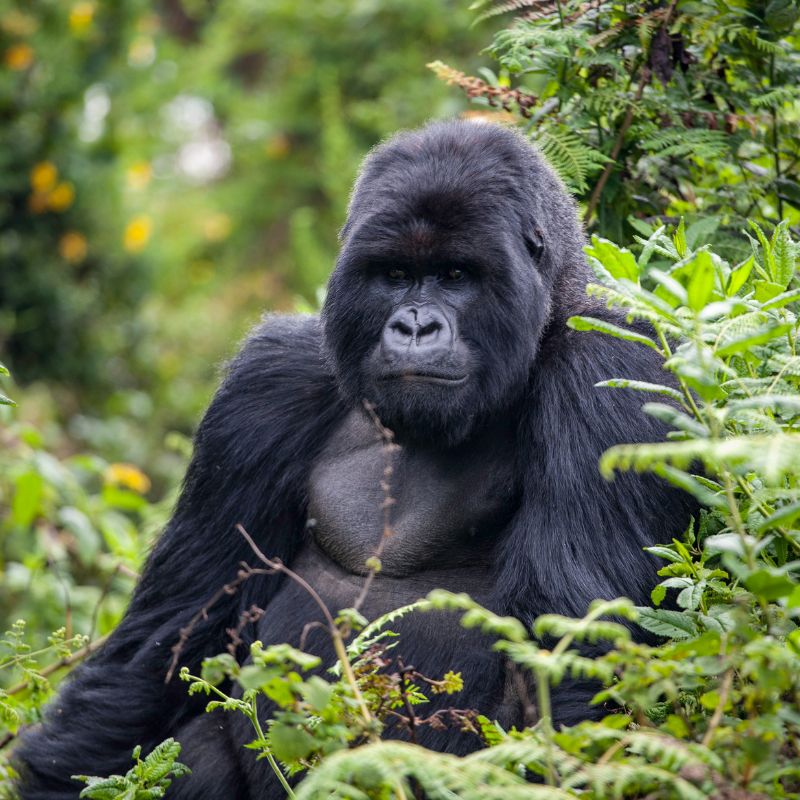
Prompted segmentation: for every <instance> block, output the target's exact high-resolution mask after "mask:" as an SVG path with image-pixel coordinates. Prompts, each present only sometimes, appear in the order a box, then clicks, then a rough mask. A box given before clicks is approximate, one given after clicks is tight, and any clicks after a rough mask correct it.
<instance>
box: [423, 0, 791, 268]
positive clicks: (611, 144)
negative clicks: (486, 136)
mask: <svg viewBox="0 0 800 800" xmlns="http://www.w3.org/2000/svg"><path fill="white" fill-rule="evenodd" d="M473 7H474V8H476V9H478V11H479V15H480V18H486V17H493V16H497V15H499V14H501V13H504V12H508V11H510V10H513V11H514V12H515V14H516V15H517V16H516V18H515V19H514V21H513V22H512V23H511V24H510V25H509V26H508V27H507V28H506V29H505V30H502V31H500V32H499V33H497V34H496V36H495V38H494V42H493V43H492V45H491V47H490V48H489V51H490V52H491V54H492V55H493V56H494V58H495V59H496V60H497V62H498V64H499V66H500V73H499V76H498V75H495V74H493V73H491V72H490V71H488V70H484V71H482V75H483V78H484V79H485V80H484V79H481V78H473V77H467V76H466V75H464V74H463V73H460V72H458V71H456V70H454V69H452V68H450V67H447V66H446V65H444V64H442V63H440V62H436V63H434V64H432V65H431V66H432V67H433V68H434V69H435V71H436V72H437V73H438V74H439V76H440V77H442V78H443V79H445V80H447V81H448V82H450V83H455V84H457V85H460V86H461V87H462V88H463V89H464V91H465V92H466V93H467V94H468V95H469V96H470V97H472V98H473V99H474V101H475V102H477V103H481V104H483V105H486V104H489V105H491V106H500V107H503V108H504V109H506V110H507V111H508V112H510V116H511V118H512V119H514V120H518V121H520V122H521V123H522V124H523V125H524V126H525V128H526V130H527V131H528V132H529V134H530V135H531V137H532V138H533V140H534V141H535V142H536V143H537V144H538V145H539V147H541V149H542V151H543V152H544V154H545V155H546V156H547V157H548V158H549V159H550V161H551V163H553V165H554V166H555V167H556V168H557V169H558V170H559V172H560V173H561V175H562V177H563V178H564V180H565V181H566V182H567V183H568V185H570V186H571V187H572V188H573V189H574V190H575V192H576V193H577V195H578V197H579V198H580V199H581V200H582V201H583V203H584V204H585V218H586V220H587V222H592V223H593V224H594V226H595V229H596V230H597V232H598V233H600V234H601V235H603V236H608V237H610V238H612V239H613V240H615V241H620V240H622V239H623V237H624V238H627V237H628V236H629V235H630V233H632V230H631V227H630V223H629V224H628V225H626V224H625V223H626V219H629V218H630V217H631V216H632V217H634V218H636V219H638V218H649V219H656V218H663V217H664V216H665V215H666V216H668V217H672V218H673V220H674V221H675V222H677V220H678V218H679V217H681V216H685V217H686V218H687V220H688V221H690V222H692V221H697V220H699V219H700V218H702V219H703V224H704V225H705V226H706V231H707V234H706V235H708V232H709V231H712V230H715V229H716V228H718V227H719V228H720V233H719V234H718V235H717V237H716V238H717V242H718V246H720V247H722V246H724V247H725V248H726V249H725V252H726V253H729V254H731V255H733V254H734V253H735V252H736V251H738V250H739V247H738V245H737V237H736V236H735V234H736V233H737V231H738V230H739V228H740V227H741V226H742V224H743V220H744V218H746V217H752V218H755V219H756V220H757V221H758V222H760V223H762V224H763V222H764V221H769V222H771V223H772V224H776V223H777V222H778V221H779V220H781V219H782V218H787V219H789V221H790V224H791V225H795V226H796V225H797V224H798V223H800V171H799V170H800V159H799V158H798V156H800V150H798V147H799V146H800V140H799V139H798V137H797V135H796V129H797V123H798V120H800V106H799V105H798V98H800V90H799V89H798V86H800V55H799V53H800V50H799V49H798V45H800V26H799V25H798V20H800V5H798V3H797V2H794V0H775V1H774V2H770V3H751V2H726V1H725V0H721V1H720V2H714V3H704V2H696V0H674V1H673V2H670V3H666V2H659V3H651V2H626V3H621V2H615V1H614V0H611V1H610V2H609V1H604V2H591V3H587V2H583V1H582V0H556V2H554V3H540V2H538V1H537V0H514V2H506V1H505V0H478V2H476V3H474V6H473ZM634 227H635V225H634Z"/></svg>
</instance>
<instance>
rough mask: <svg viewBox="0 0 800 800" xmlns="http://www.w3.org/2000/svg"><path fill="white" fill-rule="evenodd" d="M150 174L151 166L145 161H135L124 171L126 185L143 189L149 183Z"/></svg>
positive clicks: (151, 174)
mask: <svg viewBox="0 0 800 800" xmlns="http://www.w3.org/2000/svg"><path fill="white" fill-rule="evenodd" d="M152 176H153V168H152V167H151V166H150V164H149V162H147V161H137V162H136V163H135V164H131V166H130V167H128V171H127V173H126V177H127V179H128V186H130V187H131V189H144V187H145V186H147V184H148V183H150V178H152Z"/></svg>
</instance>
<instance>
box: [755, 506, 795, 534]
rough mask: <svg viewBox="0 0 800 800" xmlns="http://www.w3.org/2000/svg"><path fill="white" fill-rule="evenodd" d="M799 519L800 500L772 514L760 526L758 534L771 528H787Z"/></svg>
mask: <svg viewBox="0 0 800 800" xmlns="http://www.w3.org/2000/svg"><path fill="white" fill-rule="evenodd" d="M798 517H800V500H797V501H795V502H794V503H788V504H787V505H785V506H782V507H781V508H779V509H778V510H777V511H775V512H774V513H772V514H770V515H769V516H768V517H767V518H766V519H765V520H763V521H762V522H761V523H760V524H759V526H758V528H756V532H757V533H763V532H764V531H767V530H769V529H770V528H777V527H786V526H788V525H791V524H792V523H793V522H794V521H795V520H796V519H797V518H798Z"/></svg>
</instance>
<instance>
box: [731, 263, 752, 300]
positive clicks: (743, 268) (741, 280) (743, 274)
mask: <svg viewBox="0 0 800 800" xmlns="http://www.w3.org/2000/svg"><path fill="white" fill-rule="evenodd" d="M755 263H756V259H755V256H753V255H751V256H750V258H748V259H747V260H746V261H742V263H741V264H738V265H737V266H735V267H734V268H733V270H732V271H731V275H730V278H728V285H727V287H726V288H725V294H727V295H728V297H733V295H735V294H736V293H737V292H738V291H739V290H740V289H741V288H742V286H744V285H745V283H746V282H747V279H748V278H749V277H750V273H751V272H752V271H753V264H755Z"/></svg>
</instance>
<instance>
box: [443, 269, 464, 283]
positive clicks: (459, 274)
mask: <svg viewBox="0 0 800 800" xmlns="http://www.w3.org/2000/svg"><path fill="white" fill-rule="evenodd" d="M463 277H464V270H463V269H449V270H447V272H445V278H447V280H449V281H460V280H461V279H462V278H463Z"/></svg>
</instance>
